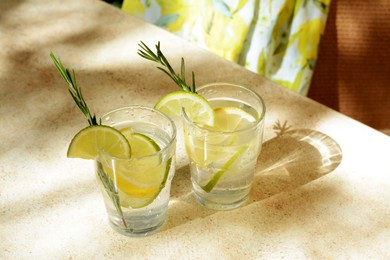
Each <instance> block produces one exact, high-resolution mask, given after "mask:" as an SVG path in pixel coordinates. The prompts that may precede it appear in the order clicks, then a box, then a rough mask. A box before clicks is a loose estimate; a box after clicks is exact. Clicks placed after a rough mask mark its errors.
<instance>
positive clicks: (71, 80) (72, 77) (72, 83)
mask: <svg viewBox="0 0 390 260" xmlns="http://www.w3.org/2000/svg"><path fill="white" fill-rule="evenodd" d="M50 57H51V59H52V60H53V62H54V65H55V66H56V68H57V70H58V72H59V73H60V75H61V77H62V78H63V79H64V80H65V82H66V83H68V85H69V89H68V90H69V93H70V95H71V96H72V98H73V100H74V101H75V102H76V105H77V106H78V107H79V108H80V110H81V112H83V114H84V116H85V117H86V118H87V120H88V123H89V124H90V125H100V124H101V120H99V122H98V121H97V119H96V116H95V115H91V112H90V111H89V108H88V106H87V104H86V103H85V100H84V97H83V93H82V92H81V89H80V88H79V87H77V82H76V74H75V72H74V70H73V69H72V74H71V73H70V72H69V70H68V69H67V68H65V67H64V65H63V64H62V62H61V59H60V58H59V57H58V59H56V57H55V56H54V54H53V52H51V53H50Z"/></svg>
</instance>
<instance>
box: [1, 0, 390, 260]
mask: <svg viewBox="0 0 390 260" xmlns="http://www.w3.org/2000/svg"><path fill="white" fill-rule="evenodd" d="M140 41H144V42H145V43H147V44H148V45H154V44H155V43H157V42H158V41H160V42H161V45H162V49H163V50H164V52H165V54H166V55H167V56H168V58H169V59H170V60H171V61H172V63H174V64H176V65H177V66H178V65H179V63H180V58H181V57H184V58H185V60H186V65H187V68H188V70H193V71H194V72H195V74H196V76H197V82H198V85H201V84H204V83H208V82H216V81H227V82H233V83H238V84H243V85H246V86H250V87H251V88H253V89H254V90H256V91H257V92H258V93H259V94H260V95H261V96H263V98H264V100H265V102H266V105H267V116H266V127H265V131H266V132H265V136H264V138H265V139H264V145H263V150H262V152H261V155H260V157H259V161H258V166H257V170H256V176H255V183H254V186H253V189H252V192H251V195H250V199H249V200H248V202H247V203H246V204H245V205H244V206H242V207H241V208H239V209H236V210H232V211H225V212H217V211H212V210H206V209H205V208H203V207H201V206H200V205H198V203H197V202H196V201H195V199H194V196H193V195H192V193H191V188H190V180H189V172H188V166H187V164H188V161H187V159H186V156H185V153H184V150H183V147H182V145H180V144H179V145H178V152H177V153H178V154H177V167H176V175H175V177H174V180H173V187H172V193H171V194H172V199H171V201H170V204H169V216H168V219H167V221H166V223H165V225H164V226H163V227H162V229H161V230H160V231H159V232H158V233H156V234H154V235H152V236H149V237H144V238H130V237H125V236H122V235H120V234H118V233H116V232H115V231H113V230H112V229H111V228H110V226H109V225H108V222H107V220H106V212H105V208H104V205H103V199H102V197H101V194H100V191H99V190H98V187H97V184H96V180H95V177H94V174H93V164H92V162H90V161H84V160H78V159H67V158H66V150H67V147H68V144H69V142H70V140H71V138H72V137H73V135H74V134H75V133H76V132H77V131H78V130H79V129H81V128H82V127H85V126H86V125H87V121H86V120H85V119H84V117H83V115H82V114H81V113H80V112H79V110H78V109H77V108H76V106H75V104H74V102H73V101H72V99H71V97H70V96H69V94H68V92H67V86H66V84H65V83H64V82H63V81H62V79H61V78H60V76H59V74H58V73H57V71H56V70H55V68H54V66H53V64H52V62H51V60H50V57H49V53H50V51H53V52H54V53H55V55H56V56H60V57H61V58H62V61H63V62H64V64H65V65H66V66H68V67H72V68H74V69H75V70H76V75H77V79H78V84H79V86H80V87H82V89H83V90H84V96H85V99H86V101H87V103H88V104H89V106H90V107H91V109H92V110H93V111H94V112H95V113H96V114H97V115H101V114H102V113H104V112H106V111H108V110H111V109H114V108H117V107H120V106H125V105H127V104H144V105H148V106H152V105H153V104H154V103H155V102H156V101H157V100H158V99H159V98H160V97H161V96H162V95H163V94H165V93H168V92H169V91H172V90H177V87H175V85H174V84H172V82H171V81H170V80H169V79H168V77H166V76H165V75H163V74H162V73H161V72H160V71H159V70H157V69H156V68H155V64H153V63H151V62H149V61H146V60H144V59H142V58H140V57H139V56H138V55H137V53H136V52H137V44H138V43H139V42H140ZM0 91H1V95H0V112H1V117H0V118H1V119H0V125H1V130H0V138H1V143H0V148H1V149H0V259H102V258H107V259H109V258H115V259H121V258H133V259H280V258H284V259H304V258H308V259H337V258H341V259H361V258H366V259H367V258H370V259H389V258H390V138H389V137H388V136H385V135H383V134H381V133H379V132H377V131H375V130H373V129H371V128H369V127H367V126H365V125H363V124H361V123H359V122H357V121H354V120H352V119H350V118H348V117H346V116H344V115H342V114H339V113H337V112H335V111H333V110H331V109H329V108H327V107H325V106H322V105H321V104H318V103H316V102H314V101H312V100H310V99H307V98H305V97H301V96H298V95H297V94H294V93H292V92H289V91H288V90H286V89H284V88H282V87H279V86H278V85H276V84H274V83H272V82H270V81H267V80H265V79H263V78H261V77H259V76H258V75H256V74H253V73H251V72H249V71H246V70H244V69H242V68H240V67H239V66H237V65H235V64H232V63H230V62H227V61H225V60H222V59H220V58H218V57H216V56H214V55H212V54H210V53H208V52H206V51H204V50H201V49H199V48H198V47H196V46H194V45H191V44H188V43H186V42H184V41H182V40H181V39H179V38H177V37H175V36H173V35H171V34H169V33H167V32H165V31H163V30H161V29H158V28H156V27H154V26H153V25H149V24H146V23H144V22H142V21H139V20H137V19H134V18H132V17H131V16H129V15H127V14H125V13H123V12H121V11H120V10H118V9H116V8H113V7H111V6H109V5H107V4H105V3H104V2H101V1H98V0H82V1H81V0H68V1H60V0H41V1H35V0H24V1H8V0H2V1H0ZM383 105H388V104H383ZM179 131H180V128H179Z"/></svg>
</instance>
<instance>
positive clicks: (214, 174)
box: [183, 83, 265, 210]
mask: <svg viewBox="0 0 390 260" xmlns="http://www.w3.org/2000/svg"><path fill="white" fill-rule="evenodd" d="M197 92H198V94H199V95H201V96H203V97H204V98H206V99H207V100H208V101H209V102H210V104H211V106H212V107H213V108H214V111H215V112H216V113H217V111H218V110H219V112H220V111H223V112H224V114H229V117H226V120H225V121H223V119H224V118H222V119H220V121H222V122H220V124H221V125H223V127H224V128H226V129H230V130H227V131H225V130H220V129H218V127H220V128H221V126H217V128H215V127H214V128H212V127H208V126H204V125H198V124H196V123H195V122H193V121H191V120H190V119H189V117H188V116H187V115H186V114H185V111H184V127H183V128H184V141H185V145H186V151H187V154H188V156H189V159H190V172H191V182H192V188H193V191H194V193H195V196H196V198H197V200H198V201H199V202H200V203H201V204H202V205H204V206H206V207H208V208H212V209H216V210H229V209H233V208H237V207H239V206H240V205H242V204H243V203H244V202H245V201H246V199H247V198H248V195H249V192H250V189H251V186H252V182H253V176H254V172H255V167H256V162H257V158H258V156H259V154H260V150H261V146H262V142H263V129H264V126H263V125H264V116H265V105H264V102H263V100H262V98H261V97H260V96H259V95H258V94H257V93H256V92H254V91H252V90H251V89H249V88H246V87H243V86H239V85H234V84H229V83H214V84H208V85H204V86H202V87H199V88H198V90H197ZM247 121H248V122H249V121H250V123H248V122H247ZM243 122H246V124H244V125H243V127H238V126H239V125H240V124H242V123H243Z"/></svg>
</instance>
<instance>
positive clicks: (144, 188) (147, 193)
mask: <svg viewBox="0 0 390 260" xmlns="http://www.w3.org/2000/svg"><path fill="white" fill-rule="evenodd" d="M121 131H122V133H124V135H125V136H126V137H127V139H128V141H129V143H130V146H131V147H132V154H131V158H132V159H131V160H124V159H117V160H114V163H112V164H111V165H109V167H108V168H107V167H106V168H107V169H106V171H107V173H108V174H109V175H110V176H111V178H112V179H115V180H116V184H117V187H118V194H119V197H120V198H121V200H120V203H121V206H123V207H132V208H141V207H145V206H147V205H149V204H150V203H152V202H153V201H154V199H155V198H156V197H157V196H158V194H159V193H160V191H161V190H162V189H163V188H164V187H165V183H166V180H167V177H168V174H169V170H170V166H171V160H169V161H168V162H165V163H163V162H162V161H161V155H160V154H156V153H157V152H158V151H160V147H159V146H158V144H157V143H156V142H155V141H154V140H153V139H151V138H150V137H148V136H146V135H143V134H140V133H133V132H132V130H131V129H129V128H125V129H122V130H121Z"/></svg>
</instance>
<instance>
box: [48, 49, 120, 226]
mask: <svg viewBox="0 0 390 260" xmlns="http://www.w3.org/2000/svg"><path fill="white" fill-rule="evenodd" d="M50 57H51V59H52V60H53V62H54V65H55V66H56V68H57V70H58V72H59V73H60V75H61V77H62V78H63V79H64V80H65V82H66V83H68V86H69V89H68V90H69V93H70V95H71V96H72V98H73V100H74V101H75V102H76V105H77V106H78V107H79V108H80V110H81V112H83V114H84V116H85V117H86V118H87V120H88V123H89V125H101V124H102V122H101V119H99V121H98V120H97V119H96V116H95V115H92V114H91V112H90V110H89V108H88V106H87V103H86V102H85V100H84V97H83V94H82V92H81V89H80V88H79V87H78V86H77V82H76V73H75V72H74V70H73V69H72V74H71V73H70V72H69V70H68V69H67V68H65V67H64V65H63V64H62V62H61V59H60V58H59V57H58V58H56V57H55V56H54V54H53V52H50ZM96 163H97V172H98V176H99V178H100V180H101V182H102V184H103V186H104V188H105V189H106V191H107V194H108V195H109V196H110V198H111V200H112V202H113V204H114V206H115V208H116V210H117V212H118V214H119V215H120V217H121V219H122V224H123V225H124V226H125V228H127V224H126V220H125V217H124V215H123V211H122V208H121V206H120V200H119V195H118V187H117V186H116V185H115V183H114V182H113V181H112V180H111V178H110V176H109V175H108V174H107V173H106V172H105V171H104V168H103V165H102V164H101V162H99V161H98V160H96Z"/></svg>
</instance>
